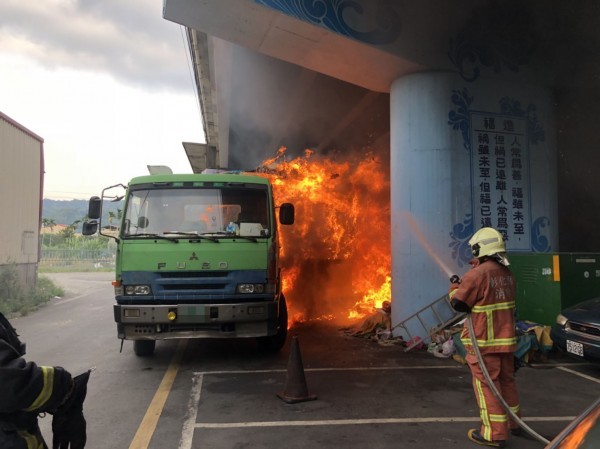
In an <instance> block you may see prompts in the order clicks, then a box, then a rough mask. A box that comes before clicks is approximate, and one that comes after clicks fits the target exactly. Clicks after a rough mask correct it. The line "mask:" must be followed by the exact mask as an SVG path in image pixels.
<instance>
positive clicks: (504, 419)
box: [490, 413, 508, 422]
mask: <svg viewBox="0 0 600 449" xmlns="http://www.w3.org/2000/svg"><path fill="white" fill-rule="evenodd" d="M490 421H492V422H508V415H494V414H492V413H490Z"/></svg>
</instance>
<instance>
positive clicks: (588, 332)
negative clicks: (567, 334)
mask: <svg viewBox="0 0 600 449" xmlns="http://www.w3.org/2000/svg"><path fill="white" fill-rule="evenodd" d="M569 330H571V331H572V332H575V333H578V334H579V335H584V336H587V337H590V338H593V339H595V340H598V339H600V327H598V326H592V325H590V324H582V323H577V322H574V321H569Z"/></svg>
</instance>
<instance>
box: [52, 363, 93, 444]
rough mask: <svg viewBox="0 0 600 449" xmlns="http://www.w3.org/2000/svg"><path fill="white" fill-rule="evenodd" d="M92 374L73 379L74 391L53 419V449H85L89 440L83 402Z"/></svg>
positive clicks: (84, 374)
mask: <svg viewBox="0 0 600 449" xmlns="http://www.w3.org/2000/svg"><path fill="white" fill-rule="evenodd" d="M90 372H91V371H86V372H85V373H83V374H80V375H79V376H75V377H74V378H73V389H72V391H71V394H70V395H69V397H68V398H67V399H66V401H65V402H64V403H63V404H62V405H61V406H60V407H59V408H58V409H57V410H56V412H55V413H54V417H53V418H52V448H53V449H83V448H84V447H85V443H86V440H87V434H86V422H85V418H84V417H83V401H84V400H85V396H86V394H87V383H88V380H89V378H90Z"/></svg>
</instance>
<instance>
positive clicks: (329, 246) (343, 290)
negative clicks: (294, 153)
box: [259, 147, 391, 321]
mask: <svg viewBox="0 0 600 449" xmlns="http://www.w3.org/2000/svg"><path fill="white" fill-rule="evenodd" d="M285 151H286V149H285V148H284V147H282V148H280V149H279V150H278V152H277V155H276V156H275V157H273V158H272V159H269V160H267V161H265V162H264V163H263V164H262V166H261V168H260V169H259V171H260V172H262V173H264V174H265V176H268V177H269V178H270V179H271V182H272V184H273V189H274V195H275V201H276V204H281V203H283V202H291V203H293V204H294V206H295V208H296V222H295V224H294V225H293V226H281V227H280V230H281V240H282V266H283V269H284V272H283V289H284V292H285V295H286V298H287V301H288V307H289V309H290V317H292V318H291V321H303V320H307V319H318V318H321V319H323V318H326V319H334V318H338V319H347V318H360V317H362V316H364V315H365V314H367V313H371V312H372V311H373V309H374V308H375V307H380V306H381V303H382V302H383V301H385V300H391V277H390V272H391V256H390V201H389V173H388V170H387V169H386V168H385V166H384V164H382V162H381V161H380V159H379V158H378V157H377V156H376V155H374V154H373V153H368V154H367V155H365V156H363V157H361V158H356V157H351V158H348V160H344V161H337V160H335V159H334V158H325V157H323V158H321V157H319V156H317V155H315V152H314V151H312V150H305V153H304V156H303V157H298V158H296V159H293V160H291V161H286V160H285Z"/></svg>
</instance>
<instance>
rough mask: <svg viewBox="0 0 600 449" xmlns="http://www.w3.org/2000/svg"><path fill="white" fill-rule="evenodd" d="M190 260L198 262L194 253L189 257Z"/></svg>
mask: <svg viewBox="0 0 600 449" xmlns="http://www.w3.org/2000/svg"><path fill="white" fill-rule="evenodd" d="M190 260H198V256H196V253H195V252H194V253H192V255H191V256H190Z"/></svg>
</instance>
